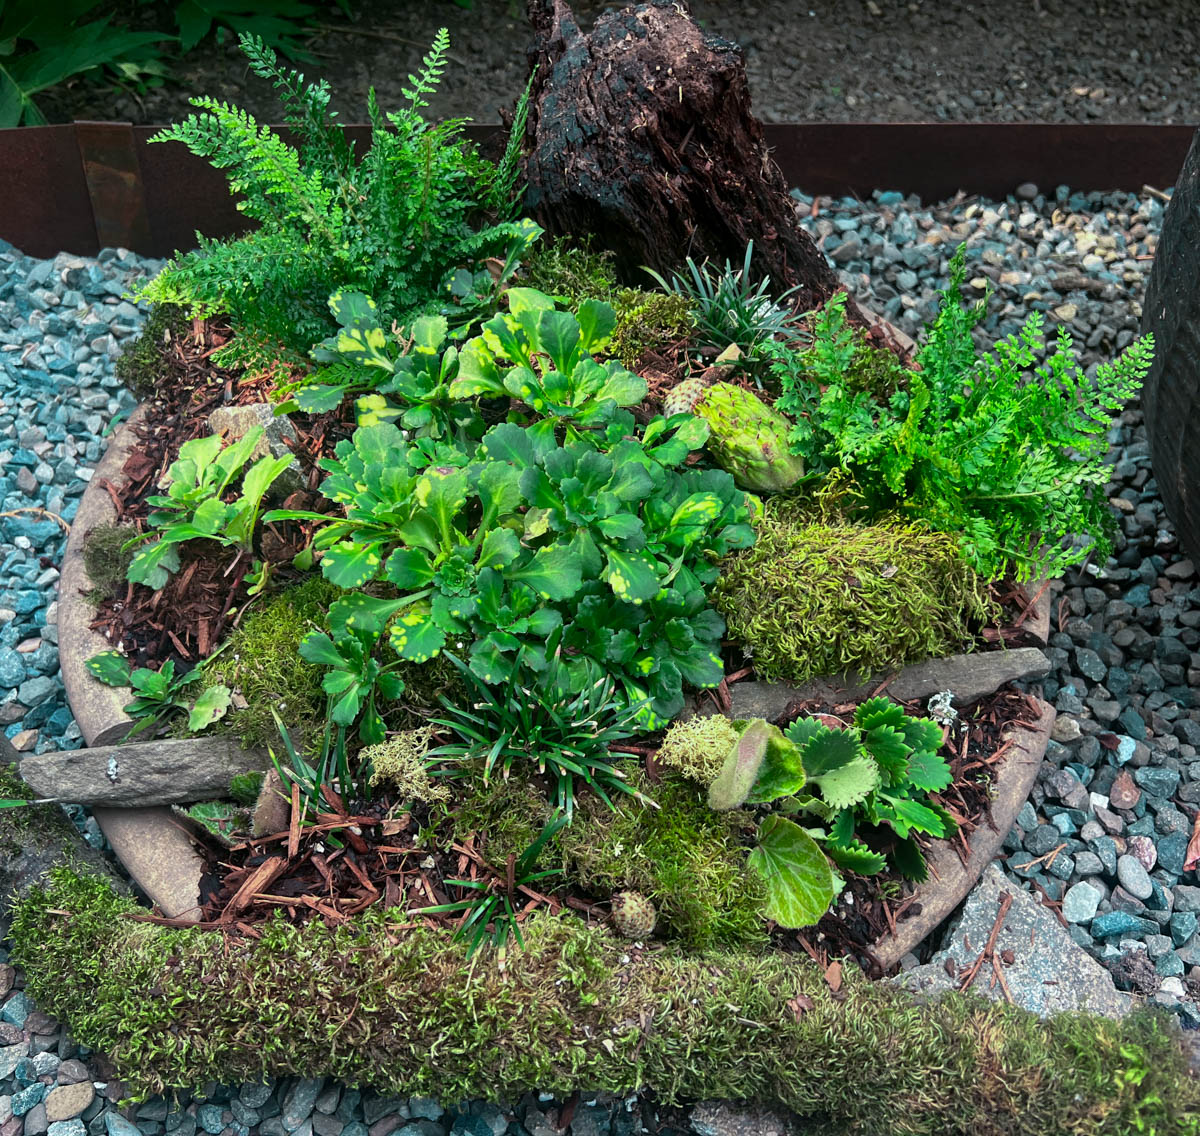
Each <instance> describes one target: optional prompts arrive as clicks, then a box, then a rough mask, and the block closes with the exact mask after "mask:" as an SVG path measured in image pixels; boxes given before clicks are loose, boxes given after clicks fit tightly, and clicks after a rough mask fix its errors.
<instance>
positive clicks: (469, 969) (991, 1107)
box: [13, 872, 1200, 1136]
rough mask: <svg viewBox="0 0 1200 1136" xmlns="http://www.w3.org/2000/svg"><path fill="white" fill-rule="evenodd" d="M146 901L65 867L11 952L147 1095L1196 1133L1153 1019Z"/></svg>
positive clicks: (553, 931) (987, 1134)
mask: <svg viewBox="0 0 1200 1136" xmlns="http://www.w3.org/2000/svg"><path fill="white" fill-rule="evenodd" d="M134 910H135V907H134V905H133V904H132V903H131V902H129V901H125V900H119V899H117V898H116V897H115V896H114V895H113V894H112V892H111V891H110V890H109V889H108V887H107V885H105V884H103V883H101V882H98V881H95V880H83V879H79V878H77V877H75V876H72V875H71V874H69V873H66V872H58V873H56V874H55V875H54V877H53V880H52V883H51V884H50V886H49V887H48V888H46V889H45V890H43V891H36V892H34V893H32V894H31V895H30V896H29V897H27V898H26V899H25V900H23V901H21V902H20V903H19V904H18V906H17V909H16V913H15V921H14V929H13V930H14V934H13V940H14V941H13V961H14V962H15V963H17V965H19V966H21V967H22V968H23V969H24V971H25V973H26V977H27V982H28V990H29V992H30V994H31V995H32V997H33V998H34V999H36V1001H37V1002H38V1006H39V1009H41V1010H43V1011H46V1012H48V1013H51V1014H53V1015H54V1016H55V1017H58V1018H60V1019H62V1020H63V1022H64V1023H65V1024H66V1025H67V1027H68V1028H69V1029H70V1031H71V1034H72V1036H73V1037H74V1038H76V1040H78V1041H79V1042H80V1043H82V1044H86V1045H89V1046H91V1047H93V1048H94V1049H97V1050H99V1051H102V1052H104V1053H106V1054H108V1055H109V1056H110V1057H111V1059H112V1060H113V1061H114V1063H115V1065H116V1067H117V1069H116V1075H117V1076H118V1077H120V1078H121V1079H122V1080H123V1081H124V1082H125V1083H126V1084H127V1085H128V1086H129V1088H130V1090H131V1091H132V1092H135V1093H150V1092H156V1091H160V1090H162V1089H164V1088H167V1087H194V1086H198V1085H199V1084H201V1083H203V1082H205V1081H209V1080H213V1081H217V1082H221V1083H230V1082H237V1081H244V1080H251V1079H257V1078H259V1077H262V1076H263V1075H271V1076H281V1075H300V1076H308V1077H320V1076H331V1077H335V1078H337V1079H339V1080H344V1081H347V1082H349V1083H351V1084H370V1085H371V1086H372V1087H373V1088H374V1089H376V1090H377V1091H380V1092H390V1093H397V1094H403V1095H420V1096H434V1097H438V1098H440V1099H442V1100H460V1099H464V1098H468V1097H486V1098H489V1099H500V1098H513V1097H515V1096H517V1095H519V1094H520V1093H521V1092H523V1091H526V1090H532V1089H539V1090H545V1091H548V1092H552V1093H556V1094H559V1095H563V1096H565V1095H568V1094H569V1093H571V1092H573V1091H575V1090H577V1089H580V1088H584V1087H586V1088H587V1089H589V1090H591V1091H597V1090H604V1091H609V1092H614V1093H621V1094H626V1093H629V1092H632V1091H636V1090H640V1089H652V1090H653V1091H655V1092H656V1093H657V1094H658V1095H659V1097H660V1099H661V1100H662V1101H663V1102H664V1103H677V1102H681V1101H686V1100H698V1099H731V1100H760V1101H768V1102H772V1103H777V1104H779V1105H782V1106H783V1107H786V1108H789V1109H792V1110H794V1111H795V1112H796V1113H797V1114H799V1116H800V1118H801V1119H803V1120H805V1121H807V1122H809V1123H810V1124H813V1125H818V1126H820V1127H821V1130H822V1131H828V1132H830V1133H839V1132H840V1133H848V1134H849V1133H854V1134H860V1136H862V1134H867V1133H878V1132H889V1133H906V1134H928V1136H934V1134H936V1136H956V1134H959V1136H967V1134H968V1133H970V1134H972V1136H979V1134H982V1136H991V1134H997V1136H998V1134H1001V1133H1004V1134H1012V1136H1016V1134H1018V1133H1030V1132H1037V1133H1054V1134H1056V1136H1058V1134H1073V1136H1102V1134H1112V1136H1118V1134H1124V1133H1128V1132H1134V1131H1150V1130H1152V1129H1153V1130H1154V1131H1157V1132H1158V1133H1159V1134H1160V1136H1164V1134H1166V1133H1174V1134H1179V1133H1195V1132H1197V1121H1196V1117H1197V1115H1198V1110H1200V1083H1198V1082H1197V1081H1196V1080H1195V1079H1193V1078H1191V1077H1190V1076H1189V1074H1188V1072H1187V1063H1186V1059H1185V1057H1184V1054H1183V1051H1182V1048H1181V1046H1180V1044H1179V1041H1178V1037H1177V1033H1176V1032H1175V1031H1174V1030H1173V1027H1171V1026H1169V1025H1168V1024H1167V1021H1166V1019H1165V1018H1163V1017H1158V1016H1154V1015H1152V1014H1150V1013H1148V1012H1142V1013H1139V1014H1135V1015H1132V1016H1131V1017H1129V1018H1128V1019H1126V1020H1125V1021H1122V1022H1113V1021H1109V1020H1108V1019H1105V1018H1092V1017H1087V1016H1083V1015H1070V1016H1062V1017H1059V1018H1056V1019H1053V1020H1051V1021H1048V1022H1043V1021H1040V1020H1039V1019H1037V1018H1036V1017H1034V1016H1032V1015H1029V1014H1026V1013H1023V1012H1021V1011H1018V1010H1015V1009H1013V1008H1011V1007H1006V1006H1003V1005H988V1004H983V1003H981V1002H979V1001H978V1000H973V999H967V998H962V997H959V996H950V997H947V998H945V999H943V1000H942V1001H940V1002H938V1003H934V1004H931V1005H923V1004H920V1003H917V1002H915V1001H913V1000H912V999H911V998H910V997H909V996H907V995H905V994H903V993H902V992H901V991H899V990H896V989H895V988H893V987H890V986H888V985H886V984H873V983H870V982H868V981H866V980H865V979H863V978H862V977H860V976H858V975H856V974H853V973H850V968H848V970H847V975H848V977H847V980H846V982H845V984H844V986H843V989H842V991H841V992H840V993H839V994H838V995H836V996H835V995H834V994H832V993H831V992H830V990H829V987H828V985H827V984H826V983H825V982H824V980H823V977H822V975H821V972H820V971H819V970H818V969H817V968H816V967H814V966H812V965H811V964H810V963H808V962H807V960H804V959H802V958H797V957H796V956H794V955H792V956H786V957H778V956H771V955H765V954H748V953H745V952H736V951H729V952H717V953H712V954H708V955H704V956H689V955H685V954H679V953H674V952H670V951H667V950H664V949H652V950H645V951H638V950H631V949H630V947H629V945H628V944H627V943H623V942H619V941H617V940H616V939H614V938H613V937H612V936H611V935H610V934H609V933H608V932H607V931H606V930H605V929H603V928H599V927H590V926H588V925H587V924H586V923H585V922H584V921H583V920H581V919H579V918H577V917H576V916H573V915H570V914H562V915H560V916H549V915H535V916H534V917H532V918H531V919H530V920H529V921H528V922H527V924H526V929H525V932H524V934H525V939H526V943H527V946H528V949H527V950H525V951H516V950H514V951H512V952H510V954H509V956H508V960H507V963H506V965H505V967H504V969H503V970H500V969H499V968H498V967H497V965H496V959H495V957H494V956H492V955H484V956H482V957H476V958H475V959H474V960H468V958H467V957H466V953H465V948H464V947H463V946H462V945H461V944H458V943H454V942H452V941H451V939H450V937H449V936H448V935H447V934H446V933H445V932H444V931H442V930H440V929H438V930H433V929H417V930H412V931H399V930H396V931H392V932H391V933H390V934H389V931H388V927H389V919H388V916H387V914H386V913H382V912H376V913H370V914H368V915H366V916H364V917H362V918H361V919H360V920H359V921H356V922H354V923H352V924H350V925H348V926H346V927H343V928H340V929H338V930H336V931H327V930H326V929H325V928H324V927H322V926H319V925H314V926H310V927H307V928H295V927H292V926H290V925H288V924H286V923H284V922H283V921H282V920H280V921H277V922H274V923H270V924H267V925H266V926H265V927H264V933H263V937H262V938H261V939H260V940H257V941H255V940H248V939H239V938H236V937H230V938H226V937H224V936H222V935H221V934H220V933H217V932H207V931H197V930H194V929H189V930H172V929H167V928H163V927H155V926H151V925H148V924H139V923H133V922H131V921H129V920H128V919H126V918H124V916H125V915H126V914H127V913H131V912H133V911H134ZM392 915H393V918H394V921H395V922H396V923H399V922H402V921H404V919H405V916H404V915H403V914H402V913H392ZM431 1055H433V1056H432V1059H431Z"/></svg>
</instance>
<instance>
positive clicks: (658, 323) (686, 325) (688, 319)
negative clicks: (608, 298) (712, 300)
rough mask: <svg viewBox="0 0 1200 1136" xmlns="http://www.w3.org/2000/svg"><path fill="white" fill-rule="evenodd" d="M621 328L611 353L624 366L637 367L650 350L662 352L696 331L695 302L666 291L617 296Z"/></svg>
mask: <svg viewBox="0 0 1200 1136" xmlns="http://www.w3.org/2000/svg"><path fill="white" fill-rule="evenodd" d="M613 306H614V307H615V308H616V312H617V326H616V327H615V328H614V329H613V336H612V342H611V343H610V344H609V346H608V350H607V353H608V354H609V355H611V356H613V358H615V359H619V360H620V361H621V365H622V366H624V367H634V366H636V365H637V363H638V360H639V359H640V358H641V357H642V355H644V354H645V353H646V352H647V351H662V350H664V349H665V348H666V347H668V346H669V345H670V344H672V343H674V342H675V341H676V340H679V339H682V338H683V337H684V336H686V335H689V334H691V332H692V331H694V330H695V327H696V320H695V317H694V316H693V305H692V302H691V301H690V300H689V299H687V298H686V297H685V296H676V295H672V294H669V293H666V292H638V291H635V290H633V289H625V290H623V291H621V292H619V293H617V295H616V297H615V302H614V305H613Z"/></svg>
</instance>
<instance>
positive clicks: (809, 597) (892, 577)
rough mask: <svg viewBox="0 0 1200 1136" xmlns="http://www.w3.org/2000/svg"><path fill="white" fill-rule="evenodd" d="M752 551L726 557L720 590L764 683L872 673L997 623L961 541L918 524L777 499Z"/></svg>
mask: <svg viewBox="0 0 1200 1136" xmlns="http://www.w3.org/2000/svg"><path fill="white" fill-rule="evenodd" d="M755 529H756V533H757V540H756V541H755V544H754V547H753V548H750V549H748V550H746V551H744V552H736V553H733V554H731V555H730V556H728V557H726V559H725V560H724V561H723V562H722V565H721V577H720V579H719V580H718V582H717V586H716V588H715V592H714V603H715V605H716V607H717V610H718V611H720V613H721V614H722V615H723V616H724V617H725V621H726V624H727V627H728V634H729V636H730V638H732V639H734V640H736V641H737V642H738V643H740V644H742V645H743V647H744V648H745V650H746V653H747V654H748V655H749V656H750V658H751V659H752V661H753V663H754V669H755V672H756V673H757V674H758V677H759V678H762V679H768V680H774V681H787V682H804V681H806V680H808V679H810V678H813V677H815V676H817V675H830V674H835V675H836V674H854V673H859V674H870V673H873V672H876V671H880V670H885V669H887V668H889V667H896V666H902V665H904V664H906V663H911V662H917V661H919V660H921V659H927V658H931V657H933V656H936V655H945V654H953V653H955V652H958V651H961V650H963V649H965V648H966V647H968V646H969V645H970V644H971V643H972V641H973V637H974V631H975V629H977V628H978V627H980V626H981V625H983V624H984V623H985V622H986V621H987V620H988V618H989V617H990V616H991V615H992V614H993V609H994V605H993V604H992V603H991V601H990V600H989V598H988V595H987V591H986V587H985V584H984V581H983V580H982V579H981V578H980V577H979V576H978V575H977V574H976V573H975V571H974V570H973V569H972V568H971V567H970V566H969V565H968V564H967V563H966V562H965V561H964V560H963V557H962V554H961V552H960V550H959V546H958V541H957V540H956V538H955V537H954V536H952V535H950V534H948V533H938V532H934V531H932V530H931V529H929V528H928V527H927V526H926V525H924V524H921V523H920V522H908V521H904V520H899V519H887V518H883V519H880V520H877V521H875V522H874V523H871V524H862V523H857V522H855V521H851V520H847V519H844V518H841V517H838V516H830V515H822V514H821V513H820V512H814V511H813V510H811V509H810V508H808V507H807V506H806V504H805V503H803V502H800V501H797V500H796V499H794V498H783V497H775V498H772V499H771V500H769V501H768V502H767V504H766V507H765V509H764V513H763V516H762V517H761V518H760V519H759V520H758V521H756V522H755Z"/></svg>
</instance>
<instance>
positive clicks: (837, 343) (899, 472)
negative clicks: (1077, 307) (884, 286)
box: [769, 246, 1153, 580]
mask: <svg viewBox="0 0 1200 1136" xmlns="http://www.w3.org/2000/svg"><path fill="white" fill-rule="evenodd" d="M965 251H966V249H965V246H960V248H959V250H958V252H957V253H956V254H955V255H954V257H953V259H952V261H951V265H950V284H949V286H948V287H947V289H946V290H945V291H944V292H943V293H942V305H941V309H940V311H939V313H938V315H937V318H936V319H935V320H934V322H933V324H932V325H931V326H930V328H929V332H928V337H927V340H926V343H925V345H924V346H923V347H922V348H921V349H920V350H919V352H918V354H917V363H918V364H919V368H920V369H919V370H917V371H913V372H911V373H909V374H908V376H907V381H906V384H905V385H904V387H902V388H900V389H896V390H894V391H892V392H891V393H890V396H888V397H886V398H884V397H882V396H881V395H877V394H876V393H873V392H872V391H870V390H864V389H861V387H858V386H857V385H853V384H849V383H847V381H846V375H847V371H848V369H849V368H851V367H852V365H853V364H854V361H855V357H856V354H857V353H858V352H860V351H862V350H867V348H865V347H864V346H863V345H862V344H861V341H860V340H859V339H858V338H857V336H856V334H855V332H854V331H853V330H852V329H851V328H850V327H849V326H848V324H847V322H846V317H845V310H844V303H845V301H844V298H843V297H840V296H834V297H833V298H832V299H831V300H830V302H829V303H828V304H827V305H826V306H825V308H824V309H822V310H821V311H820V312H818V313H817V314H816V315H815V317H814V319H813V342H812V345H811V346H810V347H809V348H808V349H807V350H806V351H804V352H801V353H792V352H789V351H787V350H786V349H784V348H783V347H781V346H780V345H775V346H774V347H773V348H770V349H769V350H771V351H772V352H773V354H774V357H775V362H774V364H773V368H772V369H773V370H774V372H775V374H776V375H777V377H778V378H779V381H780V384H781V386H782V389H783V394H782V395H781V397H780V399H779V400H778V402H777V405H778V406H779V407H780V409H782V410H786V411H789V412H790V413H792V414H793V415H794V416H796V418H797V422H796V426H795V429H794V431H793V433H792V439H791V444H792V449H793V451H794V452H795V453H798V454H800V455H802V456H803V457H804V459H805V462H806V464H807V465H808V466H809V468H811V469H817V470H821V469H831V468H833V467H836V466H839V465H840V466H845V467H846V468H847V469H848V470H849V471H850V472H851V473H852V474H853V476H854V478H855V480H856V481H857V482H858V484H859V485H860V486H861V488H862V489H863V490H864V491H865V492H866V493H867V495H868V498H869V500H870V501H871V503H872V504H873V505H874V507H875V508H877V509H881V510H882V509H888V508H899V509H901V510H902V511H904V512H906V513H908V514H910V515H912V516H915V517H919V518H921V519H922V520H924V521H925V522H926V523H928V524H929V525H930V527H932V528H934V529H937V530H939V531H941V532H947V533H954V534H961V541H962V549H963V553H964V555H965V557H966V558H967V560H968V561H969V562H970V563H971V565H972V566H973V567H974V568H975V570H976V571H977V572H979V573H980V575H982V576H983V577H984V578H985V579H996V578H999V577H1001V576H1003V575H1004V574H1005V573H1006V572H1009V571H1012V572H1013V573H1014V574H1015V575H1016V577H1017V578H1018V579H1022V580H1027V579H1030V578H1033V577H1036V576H1040V575H1045V576H1055V575H1059V574H1061V573H1062V572H1063V571H1064V570H1065V569H1066V568H1067V567H1068V566H1070V565H1071V564H1075V563H1077V562H1079V561H1080V560H1082V559H1083V558H1084V557H1085V556H1088V555H1092V554H1095V555H1097V556H1098V557H1099V558H1100V559H1101V561H1102V560H1103V559H1104V557H1105V556H1107V554H1108V551H1109V549H1110V548H1111V541H1112V535H1113V532H1114V527H1113V519H1112V515H1111V513H1110V511H1109V508H1108V503H1107V501H1106V499H1105V495H1104V492H1103V488H1104V485H1105V484H1106V482H1107V480H1108V469H1107V467H1106V466H1105V464H1104V456H1105V453H1106V450H1107V444H1106V440H1105V434H1106V431H1107V429H1108V424H1109V420H1110V416H1111V414H1112V413H1113V412H1114V411H1117V410H1119V409H1120V408H1121V407H1122V406H1123V405H1124V404H1125V403H1126V402H1127V401H1128V400H1129V399H1130V398H1132V397H1133V396H1134V395H1135V394H1136V393H1137V391H1138V389H1139V387H1140V386H1141V382H1142V379H1143V378H1144V377H1145V375H1146V373H1147V371H1148V370H1149V368H1150V364H1151V361H1152V354H1153V339H1152V337H1151V336H1143V337H1142V338H1141V339H1139V340H1136V341H1135V342H1134V343H1132V344H1130V346H1129V347H1128V348H1127V349H1126V350H1125V351H1124V352H1123V353H1122V354H1121V355H1120V356H1119V357H1118V358H1117V359H1116V360H1115V361H1114V362H1112V363H1104V364H1101V365H1100V366H1098V367H1097V368H1096V372H1095V377H1094V379H1089V378H1087V377H1086V376H1085V375H1084V374H1083V373H1082V371H1081V370H1080V367H1079V363H1078V361H1077V359H1076V357H1075V353H1074V351H1073V349H1072V346H1071V337H1070V334H1069V332H1068V331H1067V329H1066V328H1063V327H1060V328H1059V330H1058V335H1057V339H1056V341H1055V344H1054V347H1053V349H1052V350H1051V351H1049V353H1048V354H1047V350H1046V348H1045V345H1044V340H1043V334H1042V327H1043V321H1044V317H1043V315H1042V314H1041V313H1040V312H1032V313H1030V315H1029V316H1028V318H1027V319H1026V321H1025V325H1024V327H1023V328H1022V330H1021V332H1020V333H1019V334H1017V335H1010V336H1008V337H1006V338H1004V339H1001V340H1000V341H998V342H997V344H996V345H995V347H994V349H993V350H992V351H991V352H989V353H987V354H984V355H982V356H979V355H978V353H977V350H976V347H975V344H974V341H973V340H972V338H971V329H972V328H973V327H975V325H976V324H978V322H979V321H980V320H981V319H982V318H983V316H984V314H985V312H986V298H985V299H984V300H981V301H980V302H979V303H978V304H976V305H974V306H973V307H971V308H964V306H963V303H962V297H961V286H962V282H963V279H964V275H965V268H964V259H965ZM1085 534H1086V535H1088V536H1090V537H1091V538H1092V541H1093V545H1092V547H1091V548H1088V547H1071V546H1069V545H1068V544H1066V543H1065V542H1066V539H1067V538H1068V537H1070V536H1072V535H1085Z"/></svg>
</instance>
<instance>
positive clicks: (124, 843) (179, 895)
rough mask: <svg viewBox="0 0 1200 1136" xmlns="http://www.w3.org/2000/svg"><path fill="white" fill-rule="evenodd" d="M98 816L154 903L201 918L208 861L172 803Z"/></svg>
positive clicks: (177, 915)
mask: <svg viewBox="0 0 1200 1136" xmlns="http://www.w3.org/2000/svg"><path fill="white" fill-rule="evenodd" d="M92 815H93V816H94V817H95V818H96V823H97V824H98V825H99V826H100V830H101V831H102V832H103V833H104V835H105V836H106V837H108V842H109V843H110V844H111V845H112V849H113V851H114V852H115V853H116V854H117V858H118V859H119V860H120V861H121V863H122V864H123V865H124V867H125V870H126V871H127V872H128V873H129V874H130V875H131V876H132V877H133V880H134V882H135V883H136V884H137V885H138V887H140V888H141V889H142V891H143V892H145V893H146V897H147V898H148V899H149V900H150V902H151V903H153V904H155V905H157V907H158V908H159V909H160V910H161V911H162V913H163V914H164V915H165V916H167V917H168V918H169V919H189V920H192V921H195V920H197V919H199V917H200V877H201V875H202V874H203V872H204V861H203V860H202V859H201V858H200V854H199V853H198V852H197V851H196V849H195V847H194V846H193V844H192V841H191V839H190V838H189V836H188V833H187V832H186V830H185V829H184V827H183V825H182V823H181V822H180V821H179V820H178V818H176V817H175V816H174V814H173V813H172V812H171V810H170V809H169V808H165V807H158V808H150V809H109V808H96V809H93V810H92Z"/></svg>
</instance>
